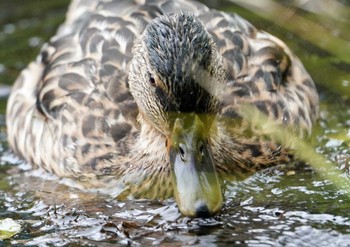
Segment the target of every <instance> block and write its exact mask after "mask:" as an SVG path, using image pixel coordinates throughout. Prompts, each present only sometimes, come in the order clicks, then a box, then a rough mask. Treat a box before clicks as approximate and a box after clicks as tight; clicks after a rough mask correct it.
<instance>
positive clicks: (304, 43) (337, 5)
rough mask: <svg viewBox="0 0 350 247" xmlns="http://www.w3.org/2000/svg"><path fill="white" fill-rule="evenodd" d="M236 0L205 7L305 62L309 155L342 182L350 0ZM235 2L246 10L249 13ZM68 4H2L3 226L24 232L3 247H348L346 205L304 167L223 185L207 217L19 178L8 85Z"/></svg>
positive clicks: (348, 141) (14, 0) (349, 118)
mask: <svg viewBox="0 0 350 247" xmlns="http://www.w3.org/2000/svg"><path fill="white" fill-rule="evenodd" d="M235 2H236V3H239V4H240V5H236V4H235V3H232V2H227V1H210V4H211V5H212V6H213V7H216V8H221V9H225V10H228V11H236V12H237V13H239V14H240V15H242V16H243V17H245V18H247V19H248V20H250V21H251V22H252V23H253V24H254V25H256V26H257V27H259V28H261V29H263V30H266V31H268V32H270V33H272V34H274V35H276V36H278V37H280V38H282V39H283V40H284V41H286V42H287V43H288V45H289V46H290V47H291V48H292V49H293V50H294V51H295V52H296V53H297V55H298V56H299V57H300V59H301V60H302V61H303V62H304V64H305V66H306V67H307V69H308V70H309V72H310V73H311V75H312V77H313V78H314V80H315V81H316V83H317V85H318V88H319V91H320V96H321V114H320V124H319V126H320V127H319V128H318V129H317V130H316V131H315V136H314V138H313V143H314V145H315V150H316V151H317V152H318V153H321V154H323V155H325V156H326V157H328V158H329V159H330V160H332V161H334V162H335V163H336V164H337V165H338V168H339V170H340V171H341V173H342V176H344V177H346V178H347V177H348V176H349V175H348V174H349V166H350V148H349V146H350V108H349V107H348V106H349V103H350V102H349V101H350V32H349V29H348V27H349V24H350V21H349V20H350V18H349V16H350V2H349V1H344V0H343V1H315V0H309V1H303V2H302V3H303V5H298V6H297V5H296V4H297V3H301V2H298V1H294V2H293V3H294V4H295V5H290V4H291V3H290V2H289V1H274V2H273V1H266V0H264V1H235ZM241 2H243V3H245V4H249V3H250V2H251V3H252V4H253V5H251V6H250V7H249V9H247V8H246V6H245V5H244V4H243V5H242V4H241ZM256 2H258V3H263V4H264V6H263V7H264V8H263V9H259V6H257V5H258V3H256ZM67 3H68V1H66V0H50V1H44V2H43V1H41V0H27V1H21V0H11V1H9V0H1V3H0V47H1V49H0V113H1V115H0V144H1V145H0V152H1V158H0V164H1V165H0V219H3V218H7V217H8V218H12V219H15V220H17V221H18V222H19V223H20V224H21V226H22V230H21V232H20V233H18V234H17V235H16V236H14V237H12V238H11V239H8V240H5V241H4V242H0V245H2V244H4V245H15V246H22V245H34V246H36V245H41V246H44V245H57V246H63V245H66V246H78V245H89V246H97V245H98V246H112V245H135V246H138V245H162V246H169V245H171V246H172V245H175V246H177V245H194V246H224V245H227V244H230V245H232V244H236V245H243V246H246V245H248V246H350V218H349V212H350V198H349V197H348V196H347V195H346V194H345V192H344V190H342V189H338V188H336V187H335V186H334V185H333V184H332V182H331V181H328V180H326V179H324V178H322V177H321V176H319V175H318V174H317V173H316V172H315V171H314V170H313V169H312V168H310V167H309V166H304V165H300V164H289V165H286V166H281V167H277V168H273V169H269V170H264V171H261V172H259V173H257V174H255V175H254V176H252V177H250V178H248V179H246V180H245V181H240V182H231V183H229V184H227V191H226V195H225V198H226V202H225V205H224V208H223V210H222V212H221V214H219V215H218V216H216V217H214V218H211V219H190V218H187V217H183V216H181V214H180V213H179V212H178V210H177V208H176V205H175V203H174V201H173V200H172V199H169V200H167V201H149V200H127V201H116V200H113V199H112V198H110V197H107V196H104V195H99V194H96V193H89V192H82V191H81V190H79V189H78V188H74V187H72V186H69V185H71V184H72V181H68V180H64V179H63V180H58V179H57V178H55V177H54V176H52V177H50V176H48V175H44V174H40V173H38V172H36V173H35V174H32V175H33V176H28V175H27V174H25V173H23V172H22V171H21V170H22V169H26V166H25V164H22V163H21V161H20V160H18V159H17V158H16V157H14V156H12V154H11V152H10V151H9V150H8V147H7V143H6V135H5V133H6V131H5V118H4V113H5V104H6V95H7V94H8V89H9V87H8V86H9V85H11V84H12V83H13V81H14V80H15V78H16V76H17V75H18V73H19V71H20V70H21V69H22V68H23V67H24V66H25V65H26V64H27V63H28V62H29V61H30V60H32V59H34V58H35V56H36V54H37V53H38V50H39V49H40V46H41V45H42V44H43V42H45V41H46V40H47V39H48V38H49V37H50V36H51V35H52V34H53V33H54V32H55V30H56V28H57V25H59V23H61V22H62V21H63V18H64V13H65V11H66V6H67ZM38 6H40V8H39V7H38ZM19 166H20V167H19ZM43 176H45V179H43V178H42V177H43ZM73 183H74V182H73Z"/></svg>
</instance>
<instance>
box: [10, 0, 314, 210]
mask: <svg viewBox="0 0 350 247" xmlns="http://www.w3.org/2000/svg"><path fill="white" fill-rule="evenodd" d="M244 105H250V106H252V107H253V108H254V109H256V110H258V111H259V112H261V113H262V114H264V115H266V116H267V117H268V118H269V119H273V120H274V121H276V122H277V123H278V124H280V125H281V126H288V127H292V128H293V129H295V130H296V131H302V132H303V133H304V132H305V133H310V132H311V130H312V127H313V125H314V123H315V121H316V119H317V116H318V105H319V98H318V93H317V89H316V86H315V83H314V82H313V80H312V78H311V76H310V75H309V73H308V72H307V71H306V69H305V68H304V66H303V64H302V63H301V61H300V60H299V59H298V58H297V57H296V55H295V54H294V53H293V52H292V51H291V50H290V49H289V48H288V47H287V45H286V44H285V43H284V42H282V41H281V40H280V39H278V38H277V37H275V36H273V35H271V34H268V33H267V32H264V31H261V30H258V29H257V28H255V27H254V26H253V25H252V24H251V23H249V22H248V21H247V20H245V19H243V18H242V17H240V16H239V15H237V14H235V13H226V12H222V11H219V10H215V9H211V8H209V7H207V6H206V5H204V4H203V3H200V2H197V1H188V0H157V1H156V0H94V1H86V0H72V1H71V3H70V5H69V8H68V12H67V15H66V20H65V21H64V23H63V24H62V25H61V26H60V27H59V29H58V31H57V33H56V34H55V35H54V36H53V37H52V38H51V39H50V40H49V41H48V42H47V43H46V44H45V45H44V46H43V47H42V49H41V51H40V54H39V55H38V57H37V59H36V60H35V61H33V62H31V63H30V64H29V65H28V66H27V67H26V68H25V69H24V70H23V71H22V72H21V73H20V75H19V77H18V78H17V80H16V81H15V83H14V86H13V88H12V91H11V94H10V96H9V99H8V103H7V112H6V124H7V134H8V142H9V146H10V148H11V150H13V152H14V153H15V154H16V155H17V156H18V157H20V158H21V159H22V160H24V161H26V162H27V163H30V164H31V165H32V167H33V169H36V168H37V169H42V170H44V171H45V172H48V173H51V174H55V175H57V176H58V177H62V178H72V179H77V180H84V181H99V182H100V183H99V185H100V186H102V187H103V186H110V185H111V184H113V186H112V187H114V186H115V190H117V189H120V185H123V187H122V188H123V189H121V192H120V194H121V195H129V196H132V197H133V198H150V199H159V200H162V199H165V198H169V197H173V198H175V201H176V203H177V206H178V208H179V211H180V212H181V213H182V214H183V215H185V216H190V217H211V216H213V215H215V214H217V213H218V212H220V210H221V209H222V207H223V204H224V201H225V199H224V193H223V191H224V188H223V184H224V183H225V181H227V180H228V179H234V178H238V177H242V178H244V177H246V176H249V175H251V174H254V173H255V172H257V171H259V170H261V169H264V168H267V167H271V166H274V165H279V164H284V163H287V162H290V161H291V160H292V159H293V154H292V152H291V150H289V149H288V148H287V147H283V146H281V144H279V143H276V142H274V141H273V140H272V139H271V138H268V137H266V136H263V135H261V134H259V133H257V132H255V131H254V128H251V127H249V126H250V125H249V123H247V121H246V120H245V119H244V118H243V117H242V114H241V110H242V108H243V106H244ZM114 181H117V182H114ZM91 184H92V186H94V182H91ZM96 184H97V182H96ZM96 186H97V185H96ZM118 186H119V187H118ZM117 187H118V188H117Z"/></svg>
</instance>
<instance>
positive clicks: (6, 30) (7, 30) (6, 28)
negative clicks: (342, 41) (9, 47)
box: [3, 24, 16, 34]
mask: <svg viewBox="0 0 350 247" xmlns="http://www.w3.org/2000/svg"><path fill="white" fill-rule="evenodd" d="M3 30H4V33H6V34H11V33H13V32H14V31H16V26H15V25H14V24H6V25H5V26H4V27H3Z"/></svg>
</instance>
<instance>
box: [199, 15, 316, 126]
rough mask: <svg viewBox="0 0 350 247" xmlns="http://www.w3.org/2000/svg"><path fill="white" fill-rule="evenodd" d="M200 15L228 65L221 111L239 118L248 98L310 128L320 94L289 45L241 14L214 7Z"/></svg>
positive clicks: (284, 119) (270, 113)
mask: <svg viewBox="0 0 350 247" xmlns="http://www.w3.org/2000/svg"><path fill="white" fill-rule="evenodd" d="M200 19H201V20H202V22H203V23H204V24H205V25H206V27H207V29H208V30H209V32H210V33H211V34H212V36H213V38H214V41H215V43H216V44H217V47H218V50H219V53H221V55H222V56H223V57H224V59H225V60H226V63H227V66H228V71H229V74H228V79H227V84H226V86H225V88H224V89H223V93H222V95H220V99H221V102H222V110H221V116H222V117H224V118H225V117H229V118H237V117H238V116H239V111H240V108H241V106H242V104H247V103H249V104H253V105H255V106H256V107H257V109H259V110H260V111H261V112H263V113H264V114H266V115H268V116H269V117H270V118H272V119H276V120H277V121H279V122H281V123H284V124H286V125H290V126H294V127H298V128H300V129H304V130H306V131H308V132H310V131H311V127H312V123H313V122H314V120H315V119H316V118H317V112H318V94H317V90H316V87H315V84H314V82H313V81H312V79H311V77H310V75H309V74H308V73H307V71H306V70H305V68H304V67H303V65H302V64H301V62H300V61H299V59H298V58H297V57H296V56H295V55H294V54H293V53H292V52H291V51H290V49H289V48H288V47H287V46H286V45H285V44H284V43H283V42H282V41H281V40H279V39H278V38H276V37H274V36H272V35H270V34H268V33H265V32H262V31H259V30H257V29H256V28H255V27H254V26H252V25H251V24H250V23H249V22H248V21H246V20H244V19H243V18H241V17H240V16H238V15H235V14H228V13H223V12H219V11H215V10H212V11H210V12H205V13H202V14H200Z"/></svg>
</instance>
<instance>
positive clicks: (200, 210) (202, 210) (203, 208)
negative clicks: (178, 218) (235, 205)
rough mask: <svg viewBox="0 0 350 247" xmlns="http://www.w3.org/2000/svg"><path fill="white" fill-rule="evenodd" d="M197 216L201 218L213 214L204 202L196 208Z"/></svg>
mask: <svg viewBox="0 0 350 247" xmlns="http://www.w3.org/2000/svg"><path fill="white" fill-rule="evenodd" d="M196 216H197V217H199V218H208V217H210V216H212V213H211V212H210V210H209V208H208V206H207V205H205V204H204V203H201V204H200V205H199V206H198V207H197V208H196Z"/></svg>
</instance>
